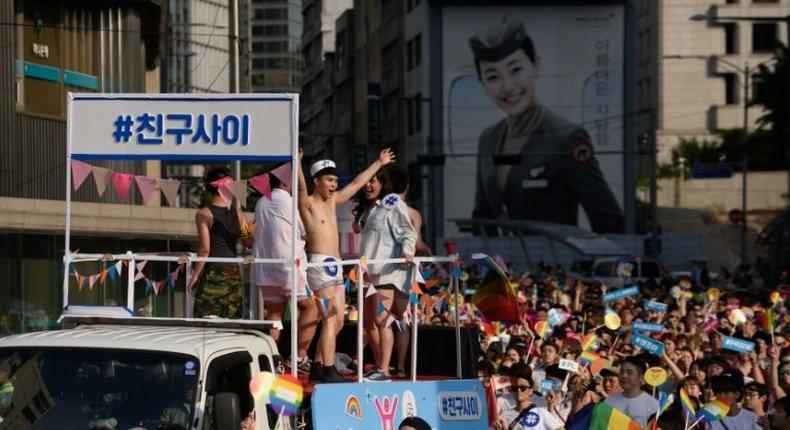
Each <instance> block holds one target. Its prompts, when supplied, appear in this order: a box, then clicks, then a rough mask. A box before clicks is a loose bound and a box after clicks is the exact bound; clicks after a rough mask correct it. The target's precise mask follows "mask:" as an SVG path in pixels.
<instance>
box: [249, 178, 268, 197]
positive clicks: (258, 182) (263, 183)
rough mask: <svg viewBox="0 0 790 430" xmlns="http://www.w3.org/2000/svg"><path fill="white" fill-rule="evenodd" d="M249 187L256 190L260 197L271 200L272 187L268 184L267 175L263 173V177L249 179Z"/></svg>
mask: <svg viewBox="0 0 790 430" xmlns="http://www.w3.org/2000/svg"><path fill="white" fill-rule="evenodd" d="M250 185H252V187H253V188H255V189H256V190H258V192H259V193H261V195H262V196H263V197H265V198H267V199H269V200H271V199H272V187H271V185H270V184H269V175H268V174H266V173H264V174H263V175H258V176H253V177H252V178H250Z"/></svg>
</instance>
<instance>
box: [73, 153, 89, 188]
mask: <svg viewBox="0 0 790 430" xmlns="http://www.w3.org/2000/svg"><path fill="white" fill-rule="evenodd" d="M92 171H93V166H91V165H90V164H88V163H83V162H82V161H79V160H71V179H72V183H73V184H74V191H77V190H79V189H80V187H81V186H82V183H83V182H85V179H86V178H87V177H88V175H90V174H91V172H92Z"/></svg>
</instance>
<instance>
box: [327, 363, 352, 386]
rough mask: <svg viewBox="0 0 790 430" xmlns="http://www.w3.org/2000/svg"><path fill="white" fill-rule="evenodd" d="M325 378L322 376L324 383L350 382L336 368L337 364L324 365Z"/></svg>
mask: <svg viewBox="0 0 790 430" xmlns="http://www.w3.org/2000/svg"><path fill="white" fill-rule="evenodd" d="M323 367H324V370H323V378H321V382H324V383H334V382H348V381H346V378H344V377H343V375H341V374H340V372H338V371H337V369H335V366H334V365H333V366H323Z"/></svg>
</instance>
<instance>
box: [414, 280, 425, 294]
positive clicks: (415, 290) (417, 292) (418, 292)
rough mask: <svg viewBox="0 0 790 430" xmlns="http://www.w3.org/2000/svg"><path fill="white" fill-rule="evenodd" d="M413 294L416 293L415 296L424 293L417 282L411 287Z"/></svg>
mask: <svg viewBox="0 0 790 430" xmlns="http://www.w3.org/2000/svg"><path fill="white" fill-rule="evenodd" d="M411 292H412V293H414V294H419V295H423V292H422V290H421V289H420V284H418V283H416V282H415V283H414V284H412V286H411Z"/></svg>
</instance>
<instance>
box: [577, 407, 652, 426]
mask: <svg viewBox="0 0 790 430" xmlns="http://www.w3.org/2000/svg"><path fill="white" fill-rule="evenodd" d="M586 408H587V407H585V409H583V410H582V411H579V414H578V415H579V416H580V417H579V418H578V419H576V420H575V422H574V423H573V424H572V425H571V426H570V427H568V430H591V429H592V430H642V426H640V425H639V423H637V422H636V421H634V420H632V419H631V418H629V417H628V415H626V414H624V413H622V412H620V410H618V409H615V408H614V407H612V406H610V405H607V404H606V403H603V402H601V403H598V404H596V405H595V406H592V408H591V409H586ZM590 410H591V411H592V412H590Z"/></svg>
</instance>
